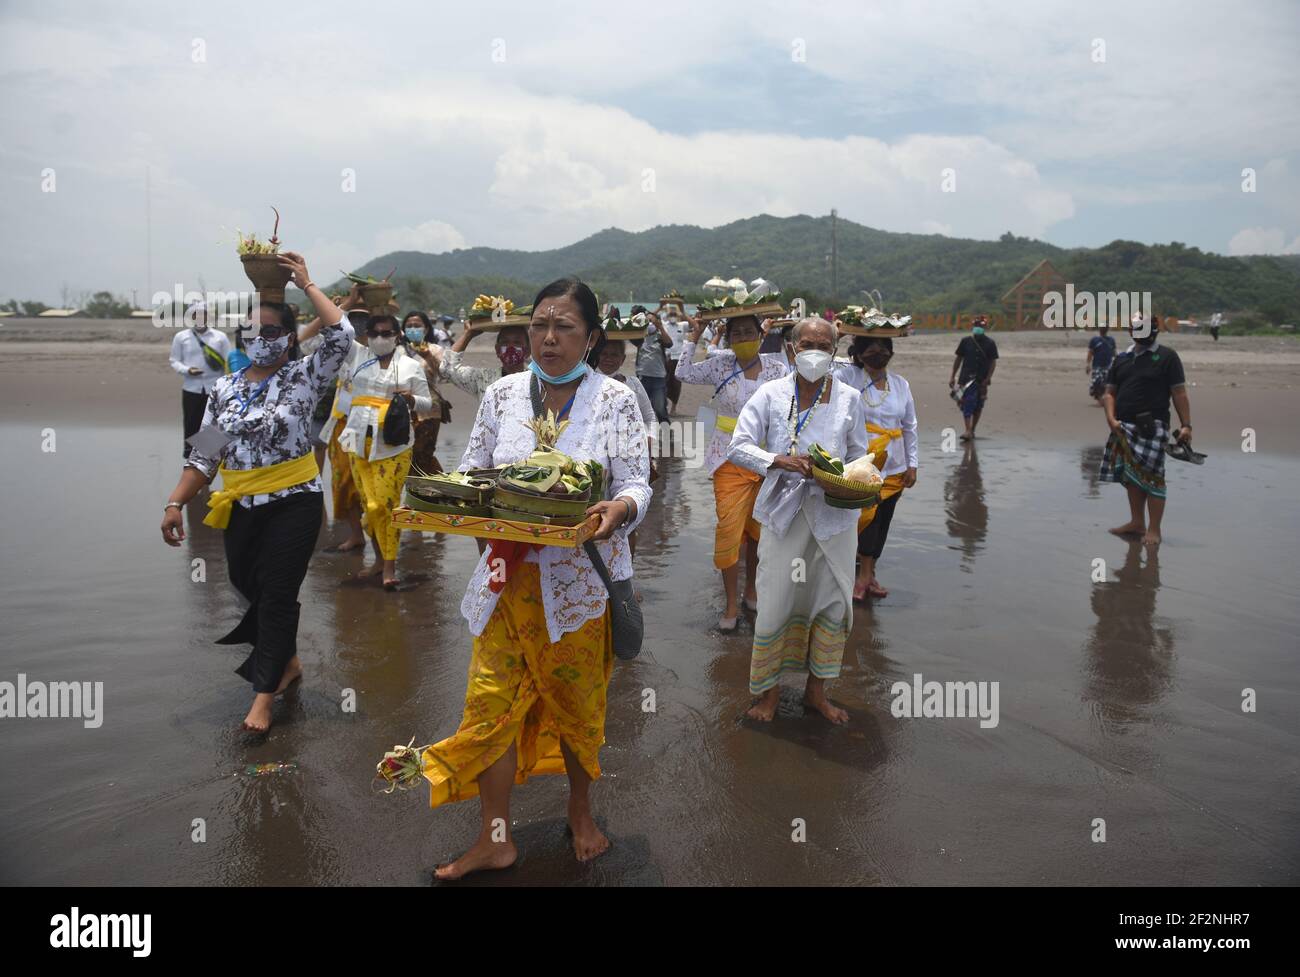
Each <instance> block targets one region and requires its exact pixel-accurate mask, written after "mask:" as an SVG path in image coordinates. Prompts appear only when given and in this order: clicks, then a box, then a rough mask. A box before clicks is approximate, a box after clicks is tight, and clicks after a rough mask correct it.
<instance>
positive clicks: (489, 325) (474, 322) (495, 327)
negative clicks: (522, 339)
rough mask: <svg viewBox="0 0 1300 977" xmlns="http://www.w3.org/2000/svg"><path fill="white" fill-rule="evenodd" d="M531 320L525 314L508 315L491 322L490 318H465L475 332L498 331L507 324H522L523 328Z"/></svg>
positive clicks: (507, 325) (531, 319)
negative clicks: (498, 320)
mask: <svg viewBox="0 0 1300 977" xmlns="http://www.w3.org/2000/svg"><path fill="white" fill-rule="evenodd" d="M532 321H533V317H532V316H527V315H508V316H506V317H505V318H504V319H502V320H501V321H500V322H493V321H492V320H491V319H469V320H467V322H468V323H469V326H470V328H472V329H473V330H474V331H475V332H500V331H501V330H502V329H505V328H507V327H509V326H523V327H524V328H527V327H528V324H529V323H531V322H532Z"/></svg>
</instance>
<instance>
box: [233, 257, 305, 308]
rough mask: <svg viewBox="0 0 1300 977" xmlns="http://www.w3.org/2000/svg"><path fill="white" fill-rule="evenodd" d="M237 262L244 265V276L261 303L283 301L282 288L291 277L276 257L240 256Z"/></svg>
mask: <svg viewBox="0 0 1300 977" xmlns="http://www.w3.org/2000/svg"><path fill="white" fill-rule="evenodd" d="M239 260H240V261H241V262H243V264H244V274H245V275H247V276H248V280H249V281H250V282H252V283H253V287H254V288H255V289H257V296H258V298H260V299H261V300H262V301H263V302H283V301H284V288H285V286H286V285H288V284H289V279H290V278H291V277H293V276H292V273H291V272H290V271H289V269H288V268H285V267H284V266H283V265H281V264H280V259H279V256H278V255H274V254H242V255H240V256H239Z"/></svg>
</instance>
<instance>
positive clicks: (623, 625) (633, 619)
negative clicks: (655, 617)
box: [582, 540, 645, 661]
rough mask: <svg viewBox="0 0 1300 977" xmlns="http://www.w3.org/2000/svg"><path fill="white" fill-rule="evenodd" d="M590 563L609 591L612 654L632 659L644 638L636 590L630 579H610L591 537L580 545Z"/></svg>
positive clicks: (625, 659)
mask: <svg viewBox="0 0 1300 977" xmlns="http://www.w3.org/2000/svg"><path fill="white" fill-rule="evenodd" d="M582 548H583V549H584V550H585V551H586V553H587V557H588V559H590V560H591V565H592V566H593V567H595V568H596V575H597V576H598V577H600V579H601V581H602V582H603V583H604V584H605V589H606V590H608V591H609V630H610V637H611V638H612V640H613V644H614V654H615V655H616V656H618V657H619V658H621V659H623V660H624V661H631V660H632V659H633V658H635V657H636V656H637V655H639V654H641V641H642V640H643V639H644V637H645V620H644V619H643V618H642V616H641V605H640V604H638V603H637V599H636V591H635V590H633V589H632V581H631V580H630V579H629V580H612V579H610V576H609V569H608V568H607V567H606V566H605V561H604V560H603V559H601V556H600V550H598V549H596V544H595V543H593V542H592V541H591V540H587V542H585V543H583V544H582Z"/></svg>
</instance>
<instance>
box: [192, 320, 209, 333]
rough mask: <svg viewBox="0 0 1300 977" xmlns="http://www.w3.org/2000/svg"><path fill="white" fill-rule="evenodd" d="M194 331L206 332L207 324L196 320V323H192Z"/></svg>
mask: <svg viewBox="0 0 1300 977" xmlns="http://www.w3.org/2000/svg"><path fill="white" fill-rule="evenodd" d="M194 331H195V332H207V331H208V324H207V323H206V322H196V323H194Z"/></svg>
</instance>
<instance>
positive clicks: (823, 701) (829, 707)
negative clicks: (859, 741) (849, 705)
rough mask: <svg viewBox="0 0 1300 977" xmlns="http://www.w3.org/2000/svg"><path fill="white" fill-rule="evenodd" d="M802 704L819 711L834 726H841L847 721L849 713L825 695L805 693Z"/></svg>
mask: <svg viewBox="0 0 1300 977" xmlns="http://www.w3.org/2000/svg"><path fill="white" fill-rule="evenodd" d="M803 704H804V705H805V706H807V707H808V708H809V709H814V710H816V711H817V712H820V713H821V714H822V715H823V716H825V717H826V718H827V719H829V720H830V721H831V722H833V723H834V724H835V725H836V726H843V725H844V724H845V723H847V722H848V721H849V714H848V713H847V712H845V711H844V710H843V709H841V708H840V707H839V706H837V705H836V704H835V703H833V702H831V700H830V699H828V698H826V696H825V695H805V696H804V697H803Z"/></svg>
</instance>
